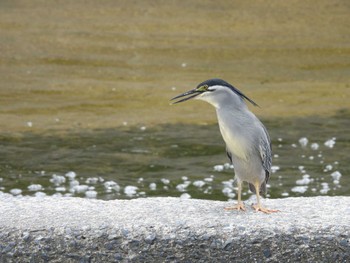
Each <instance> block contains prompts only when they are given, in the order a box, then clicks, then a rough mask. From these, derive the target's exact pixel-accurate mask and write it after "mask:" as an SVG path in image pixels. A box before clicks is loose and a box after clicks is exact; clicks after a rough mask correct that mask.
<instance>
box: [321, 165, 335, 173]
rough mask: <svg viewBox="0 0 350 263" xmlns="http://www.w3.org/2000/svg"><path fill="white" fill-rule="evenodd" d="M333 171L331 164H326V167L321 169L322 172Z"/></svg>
mask: <svg viewBox="0 0 350 263" xmlns="http://www.w3.org/2000/svg"><path fill="white" fill-rule="evenodd" d="M332 169H333V166H332V165H331V164H327V165H326V167H325V168H324V169H323V171H324V172H328V171H331V170H332Z"/></svg>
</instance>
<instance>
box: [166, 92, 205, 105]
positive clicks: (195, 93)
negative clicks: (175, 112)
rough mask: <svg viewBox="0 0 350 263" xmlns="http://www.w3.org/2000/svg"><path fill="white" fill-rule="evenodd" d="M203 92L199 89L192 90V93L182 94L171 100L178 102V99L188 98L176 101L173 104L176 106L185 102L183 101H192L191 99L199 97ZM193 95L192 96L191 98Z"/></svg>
mask: <svg viewBox="0 0 350 263" xmlns="http://www.w3.org/2000/svg"><path fill="white" fill-rule="evenodd" d="M202 92H203V91H200V90H198V89H193V90H190V91H187V92H185V93H182V94H180V95H178V96H176V97H174V98H172V99H171V100H176V99H178V98H182V97H186V96H188V97H186V98H183V99H181V100H178V101H175V102H173V103H172V104H176V103H180V102H183V101H186V100H190V99H193V98H194V97H197V96H198V95H199V94H201V93H202ZM189 95H191V96H189Z"/></svg>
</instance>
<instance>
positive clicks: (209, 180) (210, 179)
mask: <svg viewBox="0 0 350 263" xmlns="http://www.w3.org/2000/svg"><path fill="white" fill-rule="evenodd" d="M204 181H205V182H208V183H211V182H212V181H214V176H213V175H211V176H210V177H206V178H204Z"/></svg>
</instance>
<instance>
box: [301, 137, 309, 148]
mask: <svg viewBox="0 0 350 263" xmlns="http://www.w3.org/2000/svg"><path fill="white" fill-rule="evenodd" d="M308 142H309V140H308V139H307V138H306V137H302V138H300V139H299V144H300V145H301V146H302V147H306V145H307V144H308Z"/></svg>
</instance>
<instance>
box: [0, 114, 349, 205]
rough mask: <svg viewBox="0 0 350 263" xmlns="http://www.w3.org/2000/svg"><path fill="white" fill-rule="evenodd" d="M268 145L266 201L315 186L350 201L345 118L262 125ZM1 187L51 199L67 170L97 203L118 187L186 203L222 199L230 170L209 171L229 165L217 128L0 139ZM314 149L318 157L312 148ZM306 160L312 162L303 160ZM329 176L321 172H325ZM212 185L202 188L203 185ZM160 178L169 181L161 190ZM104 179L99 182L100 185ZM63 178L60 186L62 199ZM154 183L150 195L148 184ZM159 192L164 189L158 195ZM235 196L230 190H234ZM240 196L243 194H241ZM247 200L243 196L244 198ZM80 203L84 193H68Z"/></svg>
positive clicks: (121, 193)
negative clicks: (300, 186) (302, 182)
mask: <svg viewBox="0 0 350 263" xmlns="http://www.w3.org/2000/svg"><path fill="white" fill-rule="evenodd" d="M264 123H265V124H266V126H267V127H268V129H269V131H270V134H271V137H272V145H273V154H274V158H273V165H274V166H278V167H279V170H277V171H276V172H275V173H273V174H272V176H271V180H270V185H271V187H270V189H269V196H270V197H271V198H279V197H285V196H287V195H286V193H288V194H289V195H288V196H298V195H303V196H313V195H320V194H322V193H321V192H320V191H321V189H323V186H322V183H327V184H328V186H329V190H328V191H327V193H323V194H327V195H350V179H349V176H348V175H349V172H350V164H349V162H348V152H349V149H350V140H349V136H348V134H349V132H350V129H349V127H350V118H349V112H340V113H339V114H338V115H336V116H333V117H332V118H317V117H313V118H300V119H293V120H288V121H285V120H278V119H274V120H264ZM302 137H306V138H308V140H309V143H308V144H307V146H306V147H301V145H300V143H299V139H300V138H302ZM333 137H335V138H336V139H335V145H334V147H333V148H329V147H327V146H325V145H324V142H325V141H327V140H329V139H331V138H333ZM0 142H1V145H2V146H1V159H0V177H1V178H2V181H1V183H0V186H1V190H2V191H3V192H9V191H10V190H11V189H13V188H19V189H21V190H22V191H23V192H22V194H24V195H34V194H35V192H33V191H29V190H28V186H29V185H31V184H40V185H42V186H43V188H44V189H43V190H42V192H45V193H46V194H49V195H52V194H55V193H57V192H58V191H56V190H55V189H56V187H57V186H55V185H54V184H53V183H51V182H50V179H51V178H52V176H53V174H57V175H65V174H66V173H67V172H69V171H74V172H75V173H76V174H77V177H76V180H77V181H79V183H80V184H82V185H89V186H93V187H94V191H96V192H97V198H101V199H114V198H128V196H127V195H125V194H124V191H123V189H124V187H125V186H128V185H131V186H136V187H138V190H137V192H136V194H135V195H134V196H133V197H137V196H180V195H181V194H183V193H184V192H186V193H188V194H190V196H191V197H193V198H205V199H213V200H227V199H228V197H227V196H225V195H224V194H223V192H222V190H223V188H224V186H223V183H222V182H223V181H228V180H230V179H232V178H233V174H234V172H233V170H232V169H225V170H224V171H221V172H219V171H215V170H214V169H213V167H214V166H215V165H223V164H224V163H227V162H228V159H227V157H226V154H225V150H224V149H225V147H224V144H223V141H222V139H221V136H220V134H219V131H218V127H217V125H175V124H169V125H161V126H157V127H151V128H148V127H123V128H119V129H104V130H92V131H81V132H79V133H77V132H71V133H66V134H61V135H60V134H55V133H54V132H52V134H50V133H49V134H44V135H42V134H34V133H30V132H27V133H18V134H2V135H1V136H0ZM312 143H318V144H319V148H318V149H317V150H313V149H311V147H310V145H311V144H312ZM310 156H312V157H310ZM329 164H330V165H332V169H331V170H329V171H327V172H325V171H324V169H325V168H326V166H327V165H329ZM300 166H304V169H302V170H305V172H304V174H308V175H310V178H311V179H312V182H310V183H308V184H307V186H308V188H307V190H306V192H305V193H298V192H293V191H292V188H293V187H295V186H297V185H296V180H299V179H302V175H303V173H302V172H301V170H300V169H299V167H300ZM335 171H339V172H340V173H341V174H342V176H341V178H340V180H339V184H334V183H333V178H332V176H331V175H330V174H331V173H332V172H335ZM184 176H185V177H187V179H185V180H188V181H190V182H191V184H190V185H189V186H188V187H187V188H186V190H185V191H184V192H180V191H179V190H178V189H177V188H176V186H177V185H179V184H181V183H182V182H183V177H184ZM92 177H98V178H100V180H99V181H98V182H96V183H86V180H87V179H88V178H92ZM210 177H211V178H212V181H209V182H208V181H205V178H210ZM161 179H168V180H169V181H170V183H169V184H166V185H165V184H164V183H163V182H162V180H161ZM102 180H104V181H102ZM197 180H202V181H204V182H205V185H204V186H202V187H197V186H195V185H193V182H194V181H197ZM106 181H115V182H116V183H118V185H119V186H120V187H121V189H120V191H119V192H116V191H112V192H110V193H108V192H107V191H106V189H105V187H104V185H103V184H104V183H105V182H106ZM69 183H70V181H69V179H68V178H67V180H66V182H65V183H62V184H61V185H60V186H65V187H66V191H60V193H61V194H63V195H65V194H67V193H68V194H69V193H70V187H69ZM151 183H155V184H156V190H151V189H150V187H149V185H150V184H151ZM164 186H166V187H167V189H164ZM233 190H234V189H233ZM246 190H247V189H246ZM245 194H246V193H245ZM74 196H84V193H74Z"/></svg>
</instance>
